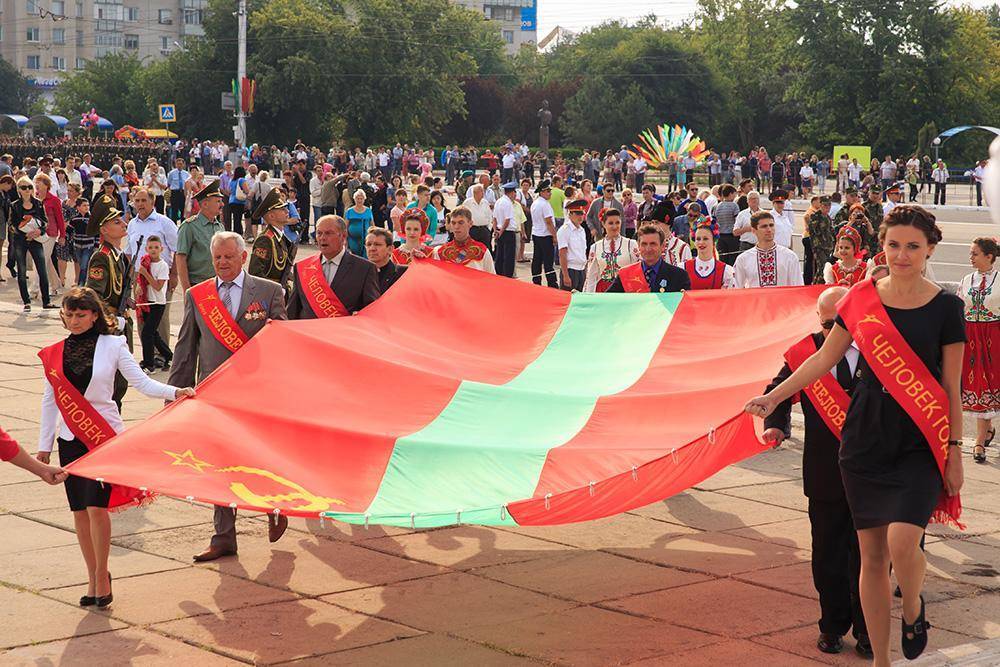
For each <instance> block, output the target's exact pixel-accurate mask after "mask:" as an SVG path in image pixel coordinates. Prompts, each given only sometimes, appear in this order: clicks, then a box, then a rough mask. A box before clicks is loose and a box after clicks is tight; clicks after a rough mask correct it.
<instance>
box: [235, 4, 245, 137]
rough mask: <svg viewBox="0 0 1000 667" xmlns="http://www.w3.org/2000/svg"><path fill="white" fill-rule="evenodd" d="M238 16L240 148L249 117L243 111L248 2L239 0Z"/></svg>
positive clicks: (238, 126) (237, 72)
mask: <svg viewBox="0 0 1000 667" xmlns="http://www.w3.org/2000/svg"><path fill="white" fill-rule="evenodd" d="M239 2H240V4H239V9H237V10H236V17H237V20H238V21H239V57H238V60H237V65H236V92H237V95H236V128H235V129H236V143H237V145H238V146H239V147H240V148H246V145H247V143H246V142H247V117H246V114H245V113H244V112H243V79H245V78H246V75H247V2H246V0H239Z"/></svg>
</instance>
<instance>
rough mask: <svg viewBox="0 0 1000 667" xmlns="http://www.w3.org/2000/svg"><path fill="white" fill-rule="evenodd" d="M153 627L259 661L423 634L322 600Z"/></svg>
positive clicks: (299, 655) (315, 654) (246, 609)
mask: <svg viewBox="0 0 1000 667" xmlns="http://www.w3.org/2000/svg"><path fill="white" fill-rule="evenodd" d="M153 628H154V629H156V630H158V631H160V632H165V633H167V634H169V635H172V636H174V637H177V638H179V639H182V640H184V641H187V642H194V643H196V644H201V645H204V646H211V647H212V648H213V649H214V650H216V651H218V652H220V653H222V654H225V655H230V656H233V657H235V658H238V659H240V660H247V661H252V662H253V663H254V664H258V665H266V664H273V663H277V662H286V661H289V660H295V659H299V658H307V657H310V656H321V655H325V654H327V653H333V652H335V651H345V650H347V649H351V648H355V647H358V646H368V645H371V644H380V643H383V642H387V641H390V640H393V639H399V638H403V637H412V636H415V635H417V634H420V633H419V632H418V631H415V630H413V629H411V628H406V627H403V626H401V625H398V624H396V623H390V622H388V621H383V620H380V619H376V618H371V617H368V616H364V615H362V614H358V613H354V612H351V611H347V610H345V609H340V608H338V607H335V606H333V605H329V604H324V603H323V602H320V601H319V600H295V601H290V602H279V603H275V604H268V605H259V606H255V607H247V608H244V609H234V610H230V611H226V612H223V613H218V614H207V615H203V616H195V617H193V618H183V619H180V620H177V621H171V622H169V623H160V624H158V625H155V626H153Z"/></svg>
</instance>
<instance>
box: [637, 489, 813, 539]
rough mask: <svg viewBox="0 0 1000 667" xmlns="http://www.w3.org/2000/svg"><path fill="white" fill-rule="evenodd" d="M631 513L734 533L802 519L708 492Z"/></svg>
mask: <svg viewBox="0 0 1000 667" xmlns="http://www.w3.org/2000/svg"><path fill="white" fill-rule="evenodd" d="M633 513H634V514H638V515H639V516H645V517H650V518H653V519H660V520H661V521H670V522H672V523H678V524H681V525H682V526H689V527H691V528H697V529H699V530H710V531H720V530H733V529H736V528H743V527H746V526H756V525H759V524H764V523H775V522H777V521H787V520H789V519H797V518H800V517H801V516H802V515H801V514H800V513H799V512H796V511H794V510H789V509H785V508H783V507H776V506H774V505H765V504H764V503H758V502H754V501H752V500H745V499H742V498H736V497H733V496H726V495H723V494H721V493H711V492H707V491H687V492H685V493H680V494H678V495H676V496H673V497H671V498H667V499H666V500H664V501H663V502H661V503H655V504H653V505H648V506H647V507H643V508H641V509H637V510H634V512H633Z"/></svg>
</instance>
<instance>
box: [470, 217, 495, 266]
mask: <svg viewBox="0 0 1000 667" xmlns="http://www.w3.org/2000/svg"><path fill="white" fill-rule="evenodd" d="M469 236H471V237H472V240H473V241H479V242H480V243H482V244H483V245H485V246H486V247H487V248H488V249H489V251H490V254H491V255H494V250H493V234H492V232H490V228H489V227H486V226H485V225H473V226H472V228H471V229H470V230H469ZM495 258H496V257H495V255H494V259H495Z"/></svg>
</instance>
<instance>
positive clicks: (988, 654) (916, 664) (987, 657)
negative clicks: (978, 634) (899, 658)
mask: <svg viewBox="0 0 1000 667" xmlns="http://www.w3.org/2000/svg"><path fill="white" fill-rule="evenodd" d="M909 664H910V665H913V667H947V666H949V665H953V666H957V665H963V667H992V666H993V665H997V664H1000V639H987V640H984V641H978V642H970V643H968V644H958V645H956V646H949V647H946V648H941V649H938V650H937V651H932V652H930V653H926V652H925V653H924V654H923V655H922V656H920V657H919V658H917V659H916V660H914V661H912V662H910V663H909Z"/></svg>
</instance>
